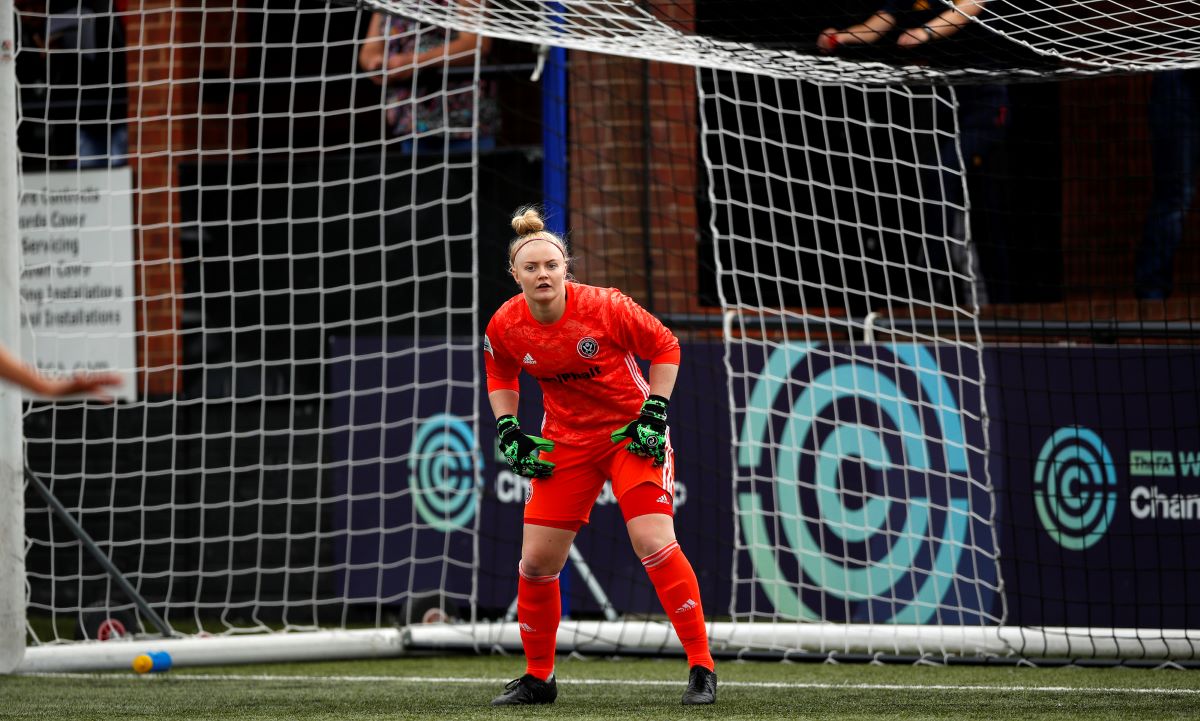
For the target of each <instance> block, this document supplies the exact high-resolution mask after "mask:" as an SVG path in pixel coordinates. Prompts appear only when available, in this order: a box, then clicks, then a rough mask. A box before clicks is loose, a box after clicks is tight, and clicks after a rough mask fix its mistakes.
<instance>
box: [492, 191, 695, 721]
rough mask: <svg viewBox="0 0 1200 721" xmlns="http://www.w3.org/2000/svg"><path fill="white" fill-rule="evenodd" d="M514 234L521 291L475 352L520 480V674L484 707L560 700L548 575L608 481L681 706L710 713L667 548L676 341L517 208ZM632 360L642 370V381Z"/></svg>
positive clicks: (677, 564) (670, 541) (554, 598)
mask: <svg viewBox="0 0 1200 721" xmlns="http://www.w3.org/2000/svg"><path fill="white" fill-rule="evenodd" d="M512 227H513V230H515V231H516V233H517V237H516V238H514V239H513V241H512V242H511V243H510V244H509V247H508V248H509V250H508V261H509V271H510V272H511V273H512V277H513V279H514V280H515V281H516V282H517V285H519V286H520V288H521V293H520V294H518V295H516V296H514V297H513V298H511V299H509V300H508V301H507V302H506V303H505V304H504V305H502V306H501V307H500V309H499V310H497V311H496V313H495V315H493V316H492V319H491V322H489V323H488V327H487V333H486V334H485V335H484V338H483V350H484V364H485V366H486V368H487V378H488V398H489V400H490V401H491V405H492V411H493V412H494V413H495V415H496V431H497V433H498V443H499V445H500V450H501V452H502V453H503V454H504V457H505V458H506V459H507V460H508V463H509V465H510V466H511V467H512V469H513V472H515V473H517V474H519V475H522V476H527V477H529V478H530V479H531V486H530V491H529V496H528V497H527V499H526V501H525V525H524V533H523V539H522V544H521V562H520V565H519V567H518V572H519V579H518V585H517V620H518V621H519V624H520V629H521V643H522V645H523V646H524V649H525V660H526V672H525V675H523V676H522V677H521V678H519V679H516V680H514V681H512V682H511V683H509V684H508V685H507V686H506V687H505V692H504V693H503V694H501V695H500V696H498V697H496V699H494V700H493V701H492V704H493V705H498V706H499V705H509V704H534V703H552V702H553V701H554V699H555V697H556V696H557V694H558V691H557V686H556V684H555V680H554V649H555V644H556V635H557V632H558V623H559V617H560V615H561V604H560V600H559V587H558V573H559V571H560V570H562V567H563V564H565V563H566V560H567V553H568V551H569V550H570V548H571V544H572V542H574V540H575V534H576V533H577V532H578V531H579V529H580V527H581V526H582V525H583V524H584V523H587V522H588V518H589V515H590V513H591V509H592V505H593V504H594V503H595V501H596V498H597V497H598V496H599V495H600V491H601V490H602V489H603V487H604V481H605V480H606V479H608V480H611V481H612V490H613V495H615V496H616V498H617V501H618V503H619V504H620V506H621V514H622V515H623V516H624V517H625V525H626V528H627V529H628V531H629V540H630V541H631V542H632V543H633V549H634V551H635V552H636V553H637V554H638V557H639V558H641V559H642V565H643V566H645V568H646V573H647V574H648V575H649V576H650V581H651V582H652V583H653V584H654V589H655V591H656V592H657V594H658V598H659V600H660V601H661V602H662V605H663V609H664V610H665V611H666V613H667V617H668V618H669V619H671V623H672V625H673V626H674V627H675V632H676V634H677V635H678V636H679V640H680V641H681V642H682V643H683V648H684V651H686V652H687V658H688V665H689V666H690V672H689V678H688V685H687V690H686V691H685V692H684V694H683V703H685V704H706V703H713V702H714V701H715V700H716V690H717V676H716V673H714V671H713V659H712V654H711V653H710V652H709V649H708V633H707V630H706V629H705V626H704V611H703V608H702V607H701V604H700V587H699V584H698V583H697V581H696V574H695V572H694V571H693V570H692V566H691V564H690V563H688V560H687V558H686V557H685V556H684V555H683V551H682V550H681V549H680V548H679V543H678V542H677V541H676V540H675V525H674V507H673V501H674V486H675V483H674V462H673V457H672V456H673V453H672V450H671V443H670V439H669V437H668V429H667V411H668V406H669V401H668V399H669V398H670V396H671V390H672V388H673V387H674V385H675V377H676V375H677V374H678V372H679V341H678V340H677V339H676V338H675V336H674V335H672V333H671V332H670V331H669V330H667V329H666V328H665V327H663V325H662V323H660V322H659V321H658V320H657V319H655V318H654V317H653V316H652V315H650V314H649V313H647V312H646V311H645V310H643V309H642V308H641V306H639V305H638V304H637V303H635V302H633V300H631V299H630V298H629V297H628V296H626V295H624V294H622V293H621V292H620V291H618V290H616V289H615V288H596V287H593V286H588V285H583V284H581V283H577V282H575V281H574V279H573V278H572V277H571V276H570V275H568V273H567V270H568V266H569V264H570V258H569V257H568V256H567V250H566V246H565V244H564V243H563V241H562V239H561V238H559V237H558V236H557V235H555V234H553V233H550V232H548V231H546V230H545V223H544V222H543V220H542V218H541V216H540V214H539V213H538V212H537V211H536V210H533V209H522V210H521V211H518V214H517V215H516V217H514V218H513V219H512ZM635 356H636V357H640V358H646V359H648V360H649V361H650V378H649V380H648V381H647V379H646V378H645V377H644V376H643V375H642V372H641V369H640V368H639V367H638V365H637V363H636V362H635V360H634V357H635ZM522 369H524V370H525V371H526V372H528V373H529V374H530V375H532V376H533V377H534V378H536V379H537V381H538V383H539V384H540V385H541V388H542V396H543V403H544V406H545V419H544V421H543V423H542V427H541V430H540V431H539V432H538V435H531V434H529V433H526V432H525V431H524V430H522V428H521V425H520V423H519V422H518V421H517V418H516V412H517V401H518V388H519V387H518V384H517V376H518V375H519V373H520V371H521V370H522ZM539 436H544V438H542V437H539Z"/></svg>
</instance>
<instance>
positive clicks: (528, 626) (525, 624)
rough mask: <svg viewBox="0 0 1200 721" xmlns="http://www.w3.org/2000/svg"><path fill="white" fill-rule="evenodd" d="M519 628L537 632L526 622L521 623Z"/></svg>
mask: <svg viewBox="0 0 1200 721" xmlns="http://www.w3.org/2000/svg"><path fill="white" fill-rule="evenodd" d="M521 630H522V631H524V632H525V633H537V629H536V628H534V627H533V626H530V625H529V624H527V623H522V624H521Z"/></svg>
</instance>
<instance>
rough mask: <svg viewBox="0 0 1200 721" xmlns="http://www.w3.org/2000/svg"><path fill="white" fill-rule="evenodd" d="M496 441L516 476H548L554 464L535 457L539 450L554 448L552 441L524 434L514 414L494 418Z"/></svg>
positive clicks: (552, 470)
mask: <svg viewBox="0 0 1200 721" xmlns="http://www.w3.org/2000/svg"><path fill="white" fill-rule="evenodd" d="M496 434H497V438H496V443H497V445H499V446H500V453H502V454H503V455H504V460H506V461H508V467H509V468H511V469H512V472H513V473H515V474H517V475H518V476H525V477H526V478H549V477H550V474H551V473H553V472H554V464H553V463H551V462H550V461H543V460H541V459H540V458H538V457H537V454H538V453H540V452H541V451H552V450H554V441H548V440H546V439H545V438H538V437H537V436H529V435H525V434H524V433H522V432H521V423H520V421H518V420H517V417H516V416H513V415H507V416H500V417H499V418H498V419H496Z"/></svg>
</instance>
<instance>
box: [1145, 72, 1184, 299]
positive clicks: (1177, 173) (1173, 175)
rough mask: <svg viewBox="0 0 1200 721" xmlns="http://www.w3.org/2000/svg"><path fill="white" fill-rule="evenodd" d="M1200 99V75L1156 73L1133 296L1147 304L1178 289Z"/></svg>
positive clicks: (1149, 110)
mask: <svg viewBox="0 0 1200 721" xmlns="http://www.w3.org/2000/svg"><path fill="white" fill-rule="evenodd" d="M1198 99H1200V72H1198V71H1195V70H1170V71H1166V72H1160V73H1155V74H1154V78H1153V80H1152V81H1151V90H1150V104H1149V106H1148V108H1147V110H1148V114H1149V120H1150V150H1151V162H1152V165H1153V173H1154V193H1153V195H1152V196H1151V199H1150V210H1149V212H1148V213H1147V215H1146V227H1145V231H1144V234H1143V236H1142V243H1141V245H1140V246H1139V247H1138V250H1137V260H1136V265H1135V271H1134V272H1135V278H1134V283H1135V285H1134V288H1135V291H1134V292H1135V293H1136V295H1137V297H1138V298H1142V299H1145V300H1157V299H1162V298H1167V297H1169V296H1170V295H1171V291H1172V290H1173V289H1174V278H1173V275H1174V270H1175V262H1174V261H1175V251H1176V249H1178V248H1179V243H1180V241H1181V240H1182V239H1183V219H1184V216H1185V215H1186V214H1187V211H1188V208H1189V207H1190V206H1191V203H1192V196H1193V195H1195V194H1196V171H1197V170H1200V122H1197V120H1196V112H1197V111H1198V110H1200V107H1198V106H1197V100H1198Z"/></svg>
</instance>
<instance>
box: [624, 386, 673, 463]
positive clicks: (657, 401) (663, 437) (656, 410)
mask: <svg viewBox="0 0 1200 721" xmlns="http://www.w3.org/2000/svg"><path fill="white" fill-rule="evenodd" d="M667 403H668V401H667V399H666V398H663V397H662V396H650V397H649V398H647V399H646V400H645V401H644V402H643V403H642V411H641V414H640V415H638V417H637V420H634V421H631V422H629V423H627V424H625V425H624V426H623V427H621V428H618V429H617V430H615V431H613V432H612V435H611V436H609V438H610V439H612V442H613V443H620V442H621V441H623V440H624V439H626V438H628V439H629V445H628V446H625V450H627V451H629V452H630V453H633V454H636V455H639V456H642V457H643V458H653V459H654V465H656V466H661V465H662V464H663V463H664V462H665V461H666V459H667Z"/></svg>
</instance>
